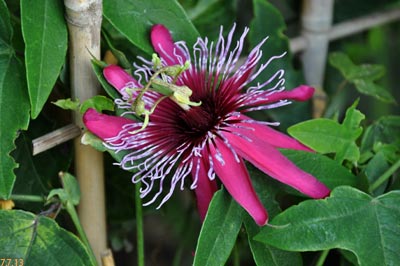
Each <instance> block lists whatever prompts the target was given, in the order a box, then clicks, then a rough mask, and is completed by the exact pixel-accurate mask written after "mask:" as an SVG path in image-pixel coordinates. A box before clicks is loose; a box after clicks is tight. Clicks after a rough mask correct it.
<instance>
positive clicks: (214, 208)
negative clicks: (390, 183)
mask: <svg viewBox="0 0 400 266" xmlns="http://www.w3.org/2000/svg"><path fill="white" fill-rule="evenodd" d="M243 213H244V210H243V208H242V207H240V206H239V204H237V203H236V201H235V200H234V199H233V198H232V197H231V196H230V195H229V194H228V193H227V192H226V191H225V190H220V191H218V192H216V193H215V194H214V197H213V199H212V200H211V203H210V206H209V208H208V212H207V215H206V219H205V220H204V223H203V226H202V228H201V231H200V235H199V239H198V243H197V247H196V252H195V254H196V256H195V258H194V263H193V265H194V266H203V265H208V266H222V265H225V262H226V261H227V260H228V258H229V255H230V254H231V251H232V248H233V246H234V245H235V242H236V238H237V235H238V233H239V230H240V227H241V225H242V217H243Z"/></svg>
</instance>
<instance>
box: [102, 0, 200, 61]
mask: <svg viewBox="0 0 400 266" xmlns="http://www.w3.org/2000/svg"><path fill="white" fill-rule="evenodd" d="M103 9H104V16H105V18H106V19H107V20H108V21H109V22H110V23H111V24H112V25H113V26H114V27H115V28H116V29H118V31H120V32H121V33H122V34H123V35H124V36H125V37H126V38H127V39H128V40H129V41H130V42H132V43H133V44H134V45H135V46H137V47H138V48H140V49H141V50H143V51H144V52H146V53H147V54H152V53H153V48H152V47H151V45H150V28H151V26H152V25H154V24H164V25H165V26H166V27H167V28H168V29H169V30H170V31H171V33H172V35H173V38H174V40H175V41H180V40H184V41H186V42H187V44H188V46H189V47H190V46H191V45H193V44H194V43H195V42H196V40H197V37H198V35H199V34H198V32H197V31H196V29H195V28H194V26H193V24H192V23H191V21H190V20H189V19H188V17H187V15H186V14H185V12H184V10H183V9H182V7H181V6H180V5H179V4H178V2H177V1H175V0H170V1H168V2H166V1H164V0H152V1H147V0H137V1H129V0H104V1H103ZM133 25H134V26H133Z"/></svg>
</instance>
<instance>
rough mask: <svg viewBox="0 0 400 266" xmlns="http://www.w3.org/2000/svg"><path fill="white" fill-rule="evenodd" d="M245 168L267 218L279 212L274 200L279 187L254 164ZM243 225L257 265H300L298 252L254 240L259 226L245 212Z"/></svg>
mask: <svg viewBox="0 0 400 266" xmlns="http://www.w3.org/2000/svg"><path fill="white" fill-rule="evenodd" d="M247 168H248V169H249V172H250V173H251V182H252V184H253V186H254V188H255V190H256V192H257V195H258V197H259V198H260V200H261V202H262V203H263V205H264V206H265V207H266V209H267V211H268V216H269V218H270V219H271V218H272V217H275V215H277V214H278V213H280V212H281V210H280V207H279V205H278V203H277V202H276V201H275V196H276V193H277V192H278V191H279V190H280V188H279V187H277V186H276V185H275V181H273V180H271V179H270V178H268V177H267V176H266V175H265V174H264V173H262V172H260V171H259V170H257V169H256V168H255V167H254V166H252V165H249V164H248V165H247ZM244 225H245V227H246V232H247V238H248V242H249V246H250V249H251V253H252V254H253V259H254V262H255V263H256V265H257V266H264V265H271V266H272V265H275V266H285V265H287V266H297V265H299V266H300V265H302V260H301V256H300V253H297V252H289V251H286V250H281V249H277V248H275V247H272V246H270V245H267V244H265V243H261V242H259V241H255V240H254V237H255V236H256V235H257V234H258V233H259V232H260V229H261V227H260V226H258V225H257V224H256V223H255V222H254V220H253V218H252V217H251V216H250V215H249V214H248V213H246V212H245V213H244Z"/></svg>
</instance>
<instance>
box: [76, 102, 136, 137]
mask: <svg viewBox="0 0 400 266" xmlns="http://www.w3.org/2000/svg"><path fill="white" fill-rule="evenodd" d="M83 123H84V124H85V126H86V128H87V129H88V130H89V131H90V132H92V133H93V134H95V135H96V136H98V137H99V138H101V139H102V140H105V139H108V138H112V137H115V136H117V135H118V134H119V132H120V131H121V130H122V128H123V126H124V125H126V124H132V123H133V121H132V120H130V119H128V118H125V117H119V116H111V115H105V114H101V113H98V112H97V111H96V110H94V109H92V108H90V109H88V110H87V111H86V112H85V114H84V115H83Z"/></svg>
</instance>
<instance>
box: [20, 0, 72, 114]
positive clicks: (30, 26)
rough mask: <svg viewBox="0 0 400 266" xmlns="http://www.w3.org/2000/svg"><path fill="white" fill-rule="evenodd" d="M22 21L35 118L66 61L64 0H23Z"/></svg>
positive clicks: (30, 95) (27, 73) (27, 74)
mask: <svg viewBox="0 0 400 266" xmlns="http://www.w3.org/2000/svg"><path fill="white" fill-rule="evenodd" d="M21 23H22V34H23V37H24V41H25V65H26V76H27V80H28V88H29V97H30V103H31V107H32V112H31V116H32V118H36V117H37V116H38V115H39V113H40V111H41V110H42V108H43V105H44V104H45V102H46V101H47V98H48V97H49V95H50V92H51V91H52V89H53V86H54V84H55V82H56V80H57V77H58V76H59V73H60V71H61V67H62V66H63V64H64V61H65V55H66V52H67V46H68V44H67V27H66V24H65V19H64V12H63V6H62V2H61V1H54V0H21Z"/></svg>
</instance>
